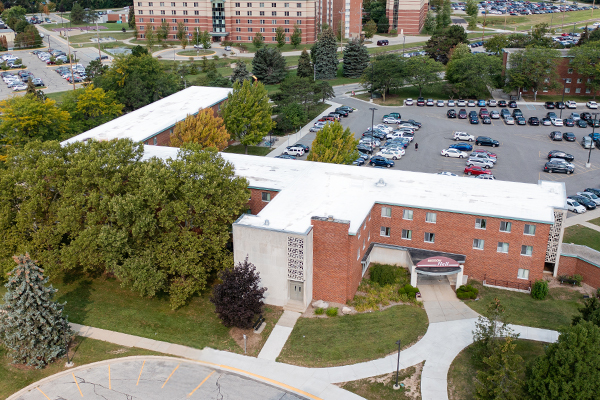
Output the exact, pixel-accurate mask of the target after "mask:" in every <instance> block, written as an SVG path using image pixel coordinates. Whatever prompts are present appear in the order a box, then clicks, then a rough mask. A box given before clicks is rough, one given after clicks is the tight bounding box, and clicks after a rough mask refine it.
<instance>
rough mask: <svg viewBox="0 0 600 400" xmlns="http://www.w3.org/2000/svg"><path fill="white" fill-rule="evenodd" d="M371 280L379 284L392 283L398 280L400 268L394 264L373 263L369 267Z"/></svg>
mask: <svg viewBox="0 0 600 400" xmlns="http://www.w3.org/2000/svg"><path fill="white" fill-rule="evenodd" d="M370 277H371V282H374V283H377V284H379V285H380V286H385V285H393V284H394V283H397V282H398V278H399V277H400V268H398V267H396V266H394V265H381V264H375V265H373V266H372V267H371V273H370Z"/></svg>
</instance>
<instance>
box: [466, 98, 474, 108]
mask: <svg viewBox="0 0 600 400" xmlns="http://www.w3.org/2000/svg"><path fill="white" fill-rule="evenodd" d="M475 105H476V103H475V100H469V101H467V107H475Z"/></svg>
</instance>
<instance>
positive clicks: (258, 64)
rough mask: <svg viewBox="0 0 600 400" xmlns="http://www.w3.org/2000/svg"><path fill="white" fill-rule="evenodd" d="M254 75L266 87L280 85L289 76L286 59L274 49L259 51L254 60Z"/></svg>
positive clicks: (268, 48) (266, 48) (267, 48)
mask: <svg viewBox="0 0 600 400" xmlns="http://www.w3.org/2000/svg"><path fill="white" fill-rule="evenodd" d="M252 73H253V74H254V76H256V78H257V79H258V80H259V81H261V82H264V83H265V84H266V85H273V84H275V83H279V82H281V81H282V80H283V79H284V78H285V76H286V75H287V70H286V65H285V58H283V56H282V55H281V53H280V52H279V50H278V49H276V48H274V47H265V48H262V49H259V50H258V51H257V52H256V54H255V55H254V58H253V59H252Z"/></svg>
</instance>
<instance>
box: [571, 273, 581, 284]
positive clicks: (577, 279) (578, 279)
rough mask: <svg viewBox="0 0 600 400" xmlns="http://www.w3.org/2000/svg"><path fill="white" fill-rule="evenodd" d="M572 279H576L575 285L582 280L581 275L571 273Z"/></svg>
mask: <svg viewBox="0 0 600 400" xmlns="http://www.w3.org/2000/svg"><path fill="white" fill-rule="evenodd" d="M573 279H575V280H576V281H577V286H581V282H583V276H581V275H579V274H575V275H573Z"/></svg>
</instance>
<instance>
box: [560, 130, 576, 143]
mask: <svg viewBox="0 0 600 400" xmlns="http://www.w3.org/2000/svg"><path fill="white" fill-rule="evenodd" d="M562 137H563V139H565V140H566V141H567V142H574V141H575V140H576V137H575V134H574V133H573V132H563V134H562Z"/></svg>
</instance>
